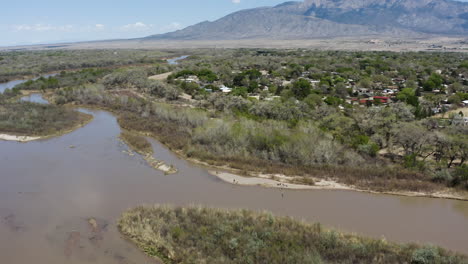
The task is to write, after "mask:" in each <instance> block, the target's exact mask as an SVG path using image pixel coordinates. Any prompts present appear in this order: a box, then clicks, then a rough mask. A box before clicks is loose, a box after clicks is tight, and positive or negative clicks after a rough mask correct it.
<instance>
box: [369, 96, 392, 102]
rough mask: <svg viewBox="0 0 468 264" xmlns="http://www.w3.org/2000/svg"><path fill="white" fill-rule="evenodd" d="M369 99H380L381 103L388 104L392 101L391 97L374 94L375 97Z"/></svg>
mask: <svg viewBox="0 0 468 264" xmlns="http://www.w3.org/2000/svg"><path fill="white" fill-rule="evenodd" d="M369 99H372V101H374V102H375V101H376V100H378V101H380V103H382V104H388V103H389V101H390V98H389V97H386V96H374V97H373V98H369Z"/></svg>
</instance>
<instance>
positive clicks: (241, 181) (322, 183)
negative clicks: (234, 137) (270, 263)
mask: <svg viewBox="0 0 468 264" xmlns="http://www.w3.org/2000/svg"><path fill="white" fill-rule="evenodd" d="M197 163H201V162H197ZM204 166H206V165H205V164H204ZM208 167H211V168H209V172H210V173H211V174H212V175H214V176H216V177H218V178H219V179H221V180H223V181H224V182H227V183H230V184H235V185H244V186H262V187H266V188H279V189H291V190H337V191H338V190H348V191H356V192H365V193H372V194H389V195H397V196H407V197H426V198H439V199H452V200H459V201H468V195H466V194H454V193H451V192H450V190H449V189H447V190H446V191H440V192H436V193H424V192H404V191H381V192H378V191H372V190H364V189H359V188H357V187H355V186H350V185H346V184H341V183H339V182H337V181H334V180H332V179H319V178H312V179H310V180H311V182H310V183H311V184H301V183H298V182H301V181H302V179H303V177H300V176H296V177H294V176H286V175H281V174H255V175H254V176H250V177H246V176H241V175H240V174H235V173H232V172H226V171H219V170H214V169H215V168H217V169H223V170H226V168H219V167H213V166H208ZM238 173H239V172H238Z"/></svg>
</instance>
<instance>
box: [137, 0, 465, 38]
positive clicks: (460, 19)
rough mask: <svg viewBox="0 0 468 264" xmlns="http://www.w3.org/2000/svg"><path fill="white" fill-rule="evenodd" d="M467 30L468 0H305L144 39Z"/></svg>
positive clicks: (420, 33) (455, 32) (404, 34)
mask: <svg viewBox="0 0 468 264" xmlns="http://www.w3.org/2000/svg"><path fill="white" fill-rule="evenodd" d="M425 35H452V36H453V35H459V36H460V35H461V36H467V35H468V3H463V2H457V1H453V0H306V1H304V2H285V3H282V4H279V5H276V6H273V7H258V8H253V9H246V10H241V11H237V12H234V13H231V14H229V15H227V16H225V17H222V18H220V19H218V20H215V21H213V22H210V21H203V22H201V23H198V24H195V25H192V26H189V27H187V28H184V29H182V30H178V31H174V32H170V33H166V34H160V35H152V36H148V37H146V38H144V40H236V39H239V40H240V39H258V38H262V39H265V38H266V39H292V38H294V39H313V38H329V37H346V36H395V37H415V36H425Z"/></svg>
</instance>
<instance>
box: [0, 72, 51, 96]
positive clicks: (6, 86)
mask: <svg viewBox="0 0 468 264" xmlns="http://www.w3.org/2000/svg"><path fill="white" fill-rule="evenodd" d="M55 75H57V73H51V74H46V75H43V76H42V77H44V78H49V77H52V76H55ZM39 78H40V77H37V78H34V79H32V80H37V79H39ZM27 81H28V80H14V81H10V82H6V83H0V93H3V92H4V91H5V90H6V89H12V88H13V87H15V86H16V85H18V84H22V83H24V82H27Z"/></svg>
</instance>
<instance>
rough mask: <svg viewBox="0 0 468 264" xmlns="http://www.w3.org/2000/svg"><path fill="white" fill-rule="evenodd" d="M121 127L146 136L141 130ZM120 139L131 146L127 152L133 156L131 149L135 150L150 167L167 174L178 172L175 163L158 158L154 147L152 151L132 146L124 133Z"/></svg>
mask: <svg viewBox="0 0 468 264" xmlns="http://www.w3.org/2000/svg"><path fill="white" fill-rule="evenodd" d="M120 129H121V130H122V131H127V132H130V133H135V134H138V135H141V136H146V135H144V134H143V133H140V132H137V131H129V130H125V129H123V128H120ZM119 140H120V141H121V142H122V143H124V144H125V145H126V146H127V147H128V148H129V151H128V152H126V153H127V154H129V155H130V156H132V155H131V152H130V151H133V152H135V153H136V154H138V155H140V156H141V157H142V158H143V160H145V162H146V163H147V164H148V165H149V166H150V167H152V168H153V169H156V170H159V171H162V172H164V174H166V175H171V174H176V173H177V172H178V169H177V168H176V167H174V166H173V165H168V164H166V162H164V161H162V160H158V159H156V158H155V157H154V156H153V155H154V150H153V149H151V152H146V151H142V150H138V149H136V148H135V147H134V146H132V144H130V142H128V140H127V139H125V137H122V135H120V136H119Z"/></svg>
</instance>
